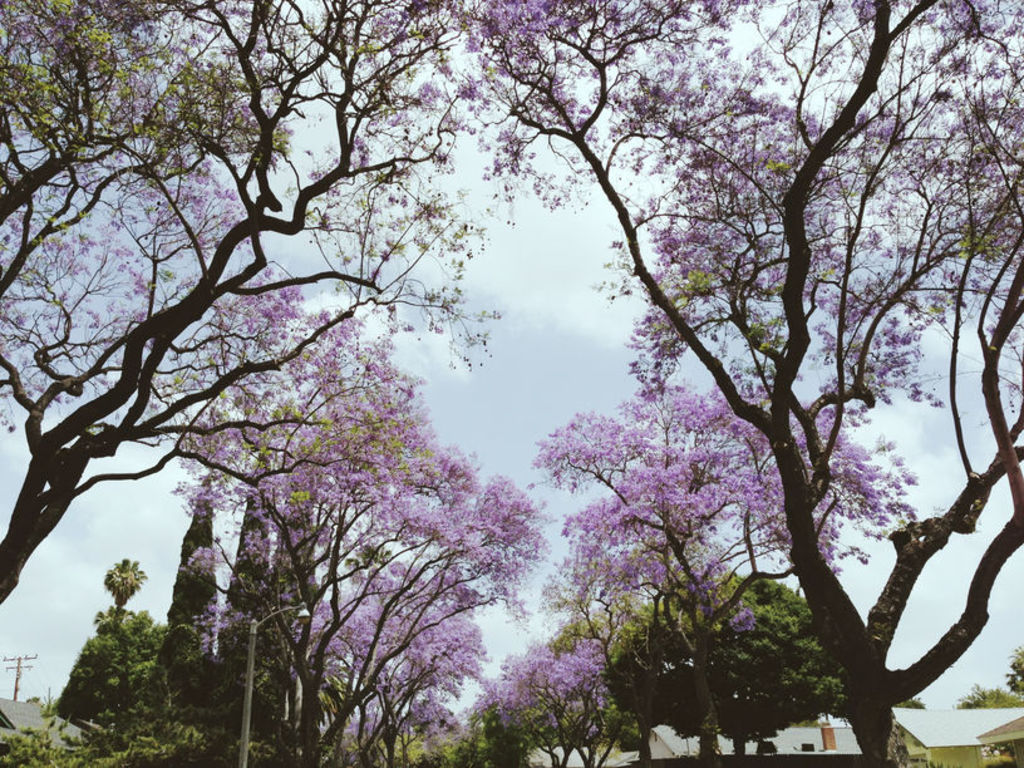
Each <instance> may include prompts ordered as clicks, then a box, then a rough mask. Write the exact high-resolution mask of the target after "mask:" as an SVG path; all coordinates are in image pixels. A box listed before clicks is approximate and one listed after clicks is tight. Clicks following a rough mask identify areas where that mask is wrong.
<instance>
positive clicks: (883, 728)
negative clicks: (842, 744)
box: [850, 698, 910, 768]
mask: <svg viewBox="0 0 1024 768" xmlns="http://www.w3.org/2000/svg"><path fill="white" fill-rule="evenodd" d="M850 722H851V724H852V725H853V730H854V733H855V734H856V735H857V743H858V744H859V745H860V749H861V752H862V753H863V762H862V765H863V766H864V768H906V766H907V765H908V764H909V761H910V758H909V755H908V754H907V746H906V744H905V743H904V741H903V736H902V734H901V733H900V730H899V728H898V727H897V725H896V722H895V720H894V719H893V716H892V708H891V707H890V706H889V705H888V704H880V703H878V702H877V701H874V700H871V699H867V698H864V699H861V700H859V701H858V700H854V701H851V702H850Z"/></svg>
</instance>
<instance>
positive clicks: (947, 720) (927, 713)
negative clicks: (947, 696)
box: [893, 707, 1024, 768]
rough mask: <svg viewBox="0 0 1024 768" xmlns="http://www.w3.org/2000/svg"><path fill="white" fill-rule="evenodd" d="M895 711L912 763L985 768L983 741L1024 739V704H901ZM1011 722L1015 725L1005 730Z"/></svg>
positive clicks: (960, 767) (956, 767)
mask: <svg viewBox="0 0 1024 768" xmlns="http://www.w3.org/2000/svg"><path fill="white" fill-rule="evenodd" d="M893 715H894V716H895V718H896V723H897V724H898V725H899V727H900V729H901V730H902V731H903V736H904V740H905V741H906V743H907V751H908V752H909V753H910V760H911V763H912V764H917V765H922V766H923V765H927V764H928V763H936V764H942V765H945V766H948V767H949V768H982V755H981V747H982V744H995V743H999V742H1005V741H1009V742H1013V741H1014V740H1015V739H1024V722H1021V721H1022V719H1024V707H1007V708H1003V709H945V710H943V709H902V708H897V709H894V710H893ZM1014 723H1018V725H1017V726H1014ZM1009 726H1013V727H1011V728H1010V729H1009V730H1007V731H1003V728H1006V727H1009ZM1018 732H1020V733H1019V735H1015V734H1017V733H1018ZM1019 755H1020V753H1019V752H1018V758H1017V765H1018V766H1020V767H1021V768H1024V763H1022V762H1021V759H1020V756H1019Z"/></svg>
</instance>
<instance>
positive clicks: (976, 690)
mask: <svg viewBox="0 0 1024 768" xmlns="http://www.w3.org/2000/svg"><path fill="white" fill-rule="evenodd" d="M1000 707H1024V696H1021V695H1020V694H1017V693H1012V692H1011V691H1008V690H1006V689H1005V688H982V687H981V686H980V685H978V684H977V683H975V684H974V685H973V686H972V687H971V692H970V693H968V694H967V695H966V696H963V697H962V698H960V699H959V700H958V701H957V703H956V708H957V709H999V708H1000Z"/></svg>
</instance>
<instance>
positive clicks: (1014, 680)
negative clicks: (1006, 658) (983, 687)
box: [1006, 645, 1024, 696]
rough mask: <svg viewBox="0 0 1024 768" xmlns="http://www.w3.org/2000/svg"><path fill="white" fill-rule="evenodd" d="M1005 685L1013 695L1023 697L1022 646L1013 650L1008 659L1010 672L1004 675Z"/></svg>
mask: <svg viewBox="0 0 1024 768" xmlns="http://www.w3.org/2000/svg"><path fill="white" fill-rule="evenodd" d="M1006 685H1007V687H1009V689H1010V690H1011V691H1012V692H1013V693H1016V694H1019V695H1021V696H1024V645H1022V646H1020V647H1019V648H1017V649H1016V650H1014V652H1013V655H1012V656H1011V657H1010V671H1009V672H1008V673H1007V675H1006Z"/></svg>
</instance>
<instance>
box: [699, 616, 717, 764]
mask: <svg viewBox="0 0 1024 768" xmlns="http://www.w3.org/2000/svg"><path fill="white" fill-rule="evenodd" d="M710 652H711V647H710V642H709V638H708V636H707V634H706V633H704V632H698V633H697V637H696V638H695V642H694V654H693V688H694V698H695V699H696V704H697V713H698V716H699V717H700V731H699V734H698V735H699V739H700V758H699V762H700V765H701V766H702V767H703V768H721V765H722V760H721V755H719V753H718V708H717V707H716V706H715V700H714V697H713V696H712V695H711V684H710V683H709V682H708V657H709V656H710Z"/></svg>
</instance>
